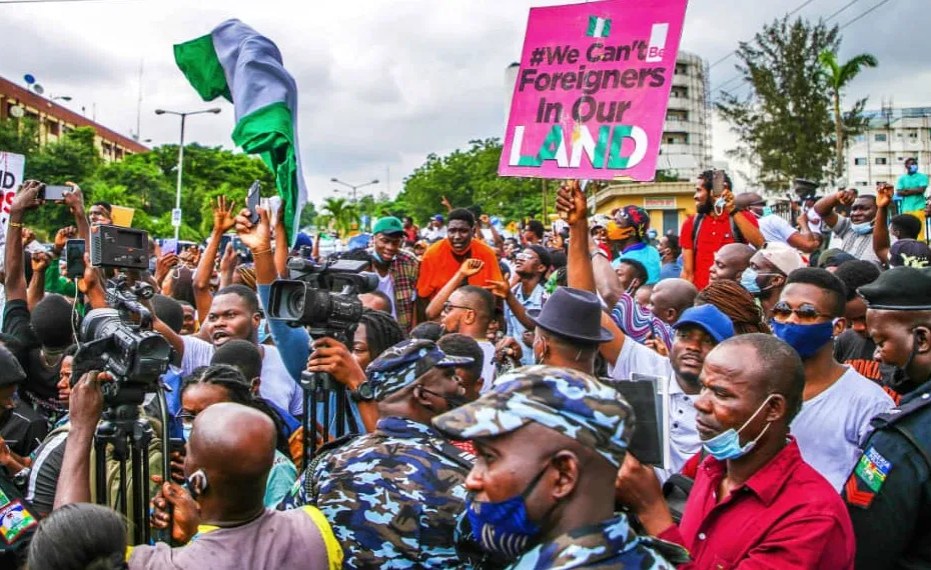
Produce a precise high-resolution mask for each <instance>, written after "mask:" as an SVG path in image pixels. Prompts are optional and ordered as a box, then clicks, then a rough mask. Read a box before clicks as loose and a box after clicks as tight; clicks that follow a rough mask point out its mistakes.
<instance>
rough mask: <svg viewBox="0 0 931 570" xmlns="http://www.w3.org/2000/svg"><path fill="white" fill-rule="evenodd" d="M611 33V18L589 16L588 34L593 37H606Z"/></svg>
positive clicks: (586, 33)
mask: <svg viewBox="0 0 931 570" xmlns="http://www.w3.org/2000/svg"><path fill="white" fill-rule="evenodd" d="M610 34H611V20H608V19H605V18H599V17H597V16H589V17H588V30H587V31H586V32H585V35H586V36H589V37H592V38H606V37H608V35H610Z"/></svg>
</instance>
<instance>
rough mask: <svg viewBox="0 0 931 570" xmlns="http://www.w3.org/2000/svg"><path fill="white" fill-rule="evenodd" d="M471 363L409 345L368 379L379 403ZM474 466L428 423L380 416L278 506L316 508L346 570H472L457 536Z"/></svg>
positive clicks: (421, 343) (315, 466)
mask: <svg viewBox="0 0 931 570" xmlns="http://www.w3.org/2000/svg"><path fill="white" fill-rule="evenodd" d="M471 363H472V359H471V358H465V357H452V356H446V355H445V354H444V353H443V352H442V351H440V350H439V348H437V347H436V345H435V343H433V342H432V341H426V340H417V341H405V342H404V343H400V344H399V345H396V346H395V347H392V348H390V349H388V351H386V352H385V353H383V354H382V356H380V357H379V358H378V359H376V361H375V362H373V363H372V365H370V367H369V369H368V370H367V376H368V382H370V383H371V384H372V387H373V389H374V397H375V399H376V400H380V399H383V398H384V397H386V396H388V395H390V394H391V393H394V392H396V391H398V390H400V389H403V388H405V387H407V386H409V385H410V384H412V383H413V382H414V381H415V380H416V379H417V378H418V377H419V376H421V375H422V374H424V373H425V372H426V371H427V370H429V369H430V368H432V367H434V366H436V367H440V368H442V367H453V366H464V365H468V364H471ZM473 461H474V457H473V456H472V455H471V454H469V453H467V452H465V451H462V450H460V449H459V448H457V447H455V446H453V445H452V444H450V443H449V442H448V441H447V440H446V439H444V438H443V436H441V435H440V434H439V433H438V432H437V431H436V430H435V429H434V428H433V427H431V426H429V425H425V424H422V423H419V422H416V421H413V420H410V419H407V418H401V417H383V418H381V419H380V420H379V421H378V424H377V425H376V428H375V431H374V432H372V433H370V434H367V435H363V436H359V437H357V438H356V439H353V440H351V441H350V442H349V443H347V444H344V445H342V446H340V447H337V448H335V449H332V450H330V451H328V452H326V454H325V455H321V456H319V457H318V458H317V459H315V460H314V462H313V463H312V465H311V466H310V467H309V473H310V475H309V476H308V475H307V473H305V474H303V475H302V476H301V478H300V479H299V480H298V481H297V483H296V484H295V485H294V487H293V488H292V490H291V492H290V493H289V495H288V496H287V497H286V498H285V499H284V501H283V502H282V504H281V505H280V506H279V508H294V507H297V506H300V505H304V504H311V505H316V506H317V508H319V509H320V510H321V511H322V512H323V514H324V515H325V516H326V518H327V520H329V522H330V524H331V526H332V527H333V532H334V533H335V535H336V538H337V540H339V542H340V544H341V545H342V547H343V551H344V553H345V560H344V567H345V568H443V569H454V568H468V567H469V566H468V564H467V563H465V562H462V561H460V559H459V557H458V555H457V554H456V550H455V547H454V544H453V534H454V529H455V525H456V520H457V517H458V516H459V514H460V513H462V511H463V510H464V508H465V497H466V490H465V478H466V475H468V473H469V470H470V469H471V466H472V463H473Z"/></svg>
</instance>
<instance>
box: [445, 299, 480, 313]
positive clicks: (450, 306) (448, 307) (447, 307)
mask: <svg viewBox="0 0 931 570" xmlns="http://www.w3.org/2000/svg"><path fill="white" fill-rule="evenodd" d="M453 309H462V310H463V311H474V310H475V309H473V308H472V307H466V306H465V305H453V304H452V303H450V302H449V301H446V302H445V303H443V312H444V313H448V312H450V311H452V310H453Z"/></svg>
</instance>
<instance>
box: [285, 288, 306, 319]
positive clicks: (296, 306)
mask: <svg viewBox="0 0 931 570" xmlns="http://www.w3.org/2000/svg"><path fill="white" fill-rule="evenodd" d="M299 293H300V294H299ZM303 293H304V292H303V291H300V292H294V293H293V294H291V295H288V300H287V303H288V312H289V313H290V314H292V315H303V314H304V298H305V297H304V295H303Z"/></svg>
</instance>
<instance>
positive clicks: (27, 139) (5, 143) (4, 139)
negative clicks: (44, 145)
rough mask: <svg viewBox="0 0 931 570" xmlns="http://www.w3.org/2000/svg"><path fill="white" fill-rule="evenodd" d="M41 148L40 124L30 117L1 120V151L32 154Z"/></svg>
mask: <svg viewBox="0 0 931 570" xmlns="http://www.w3.org/2000/svg"><path fill="white" fill-rule="evenodd" d="M38 149H39V125H38V123H36V122H35V120H33V119H30V118H23V119H7V120H5V121H0V151H3V152H12V153H15V154H22V155H31V154H33V153H35V152H36V151H37V150H38Z"/></svg>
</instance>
